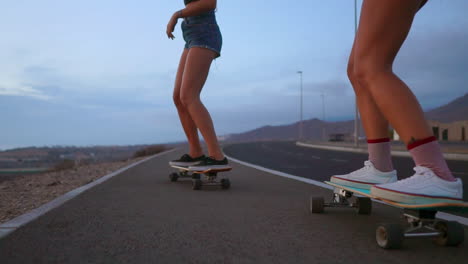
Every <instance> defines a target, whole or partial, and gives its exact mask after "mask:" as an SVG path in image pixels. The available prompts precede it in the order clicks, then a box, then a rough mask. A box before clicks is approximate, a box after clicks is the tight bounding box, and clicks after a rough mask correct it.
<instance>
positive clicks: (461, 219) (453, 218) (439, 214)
mask: <svg viewBox="0 0 468 264" xmlns="http://www.w3.org/2000/svg"><path fill="white" fill-rule="evenodd" d="M225 156H226V157H227V158H228V159H229V160H230V161H234V162H236V163H239V164H241V165H244V166H247V167H251V168H254V169H257V170H260V171H264V172H267V173H270V174H273V175H276V176H280V177H285V178H288V179H292V180H296V181H300V182H304V183H307V184H312V185H315V186H318V187H322V188H325V189H329V190H333V189H334V188H333V187H332V186H330V185H328V184H325V183H323V182H320V181H315V180H312V179H307V178H303V177H299V176H295V175H292V174H288V173H284V172H281V171H275V170H272V169H268V168H265V167H262V166H258V165H255V164H251V163H248V162H245V161H241V160H238V159H235V158H233V157H229V156H228V155H225ZM372 201H374V202H377V203H380V204H384V205H387V204H385V203H383V202H382V201H379V200H374V199H372ZM387 206H390V205H387ZM436 217H437V218H439V219H442V220H446V221H457V222H459V223H460V224H462V225H465V226H468V218H466V217H463V216H458V215H452V214H449V213H444V212H437V215H436Z"/></svg>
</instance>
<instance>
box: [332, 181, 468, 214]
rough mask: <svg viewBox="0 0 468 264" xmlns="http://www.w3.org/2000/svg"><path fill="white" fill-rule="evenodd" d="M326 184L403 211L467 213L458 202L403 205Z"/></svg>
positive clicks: (347, 188)
mask: <svg viewBox="0 0 468 264" xmlns="http://www.w3.org/2000/svg"><path fill="white" fill-rule="evenodd" d="M325 183H326V184H328V185H331V186H333V187H336V188H340V189H343V190H346V191H350V192H353V193H357V194H359V195H362V196H365V197H369V198H371V199H375V200H379V201H382V202H384V203H385V204H388V205H391V206H395V207H399V208H405V209H415V210H433V211H447V210H448V211H457V212H464V213H468V203H466V202H459V203H456V202H455V203H446V202H441V203H428V204H405V203H398V202H394V201H389V200H386V199H382V198H379V197H376V196H373V195H371V193H370V190H367V189H360V188H354V187H350V186H345V185H341V184H336V183H333V182H329V181H325Z"/></svg>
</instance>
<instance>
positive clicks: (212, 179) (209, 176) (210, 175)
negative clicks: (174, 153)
mask: <svg viewBox="0 0 468 264" xmlns="http://www.w3.org/2000/svg"><path fill="white" fill-rule="evenodd" d="M170 166H171V167H172V168H174V169H177V170H178V172H173V173H171V174H169V179H170V180H171V181H173V182H176V181H177V180H178V179H179V178H190V179H192V188H193V189H194V190H200V189H201V188H202V186H221V188H222V189H229V188H230V187H231V182H230V181H229V179H227V178H223V179H221V180H219V181H218V180H217V177H218V172H224V171H230V170H231V168H229V169H221V170H214V169H210V170H204V171H191V170H189V168H188V167H185V166H173V165H170ZM202 174H204V175H205V179H204V180H202V179H201V177H200V176H201V175H202Z"/></svg>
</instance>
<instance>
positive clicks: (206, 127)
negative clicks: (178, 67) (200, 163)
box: [180, 47, 224, 160]
mask: <svg viewBox="0 0 468 264" xmlns="http://www.w3.org/2000/svg"><path fill="white" fill-rule="evenodd" d="M215 57H216V54H215V52H213V51H211V50H209V49H204V48H197V47H194V48H191V49H190V50H189V52H188V55H187V60H186V62H185V69H184V74H183V79H182V86H181V92H180V100H181V102H182V104H183V105H184V106H185V108H186V109H187V110H188V112H189V113H190V116H191V117H192V120H193V121H194V123H195V124H196V126H197V127H198V129H199V130H200V132H201V134H202V135H203V138H204V139H205V142H206V144H207V146H208V154H209V156H211V157H213V158H215V159H217V160H222V159H223V158H224V155H223V153H222V152H221V149H220V147H219V143H218V139H217V137H216V133H215V130H214V127H213V121H212V119H211V116H210V114H209V113H208V110H206V108H205V106H204V105H203V103H202V102H201V100H200V93H201V90H202V88H203V85H204V84H205V81H206V79H207V77H208V73H209V70H210V66H211V62H212V61H213V59H214V58H215Z"/></svg>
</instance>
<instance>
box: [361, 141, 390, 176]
mask: <svg viewBox="0 0 468 264" xmlns="http://www.w3.org/2000/svg"><path fill="white" fill-rule="evenodd" d="M367 151H368V152H369V161H370V162H372V164H374V167H375V168H376V169H378V170H379V171H381V172H389V171H392V170H393V164H392V155H391V153H390V139H389V138H379V139H369V140H367Z"/></svg>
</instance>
